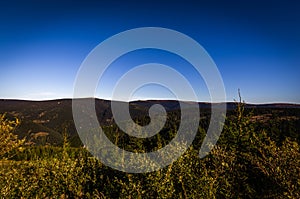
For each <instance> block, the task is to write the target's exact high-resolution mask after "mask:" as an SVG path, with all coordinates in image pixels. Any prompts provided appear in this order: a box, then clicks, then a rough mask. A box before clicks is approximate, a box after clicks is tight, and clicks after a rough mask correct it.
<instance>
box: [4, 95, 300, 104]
mask: <svg viewBox="0 0 300 199" xmlns="http://www.w3.org/2000/svg"><path fill="white" fill-rule="evenodd" d="M76 99H95V100H104V101H117V102H127V103H131V102H139V101H140V102H141V101H145V102H147V101H181V102H188V103H207V104H218V103H238V101H235V100H233V101H223V102H209V101H191V100H178V99H167V98H164V99H162V98H149V99H135V100H130V101H123V100H117V99H116V100H112V99H104V98H98V97H80V98H69V97H66V98H49V99H27V98H23V99H22V98H0V100H1V101H6V100H7V101H9V100H11V101H28V102H47V101H59V100H76ZM243 102H244V103H245V104H251V105H267V104H290V105H300V103H297V102H258V103H257V102H246V101H245V100H243Z"/></svg>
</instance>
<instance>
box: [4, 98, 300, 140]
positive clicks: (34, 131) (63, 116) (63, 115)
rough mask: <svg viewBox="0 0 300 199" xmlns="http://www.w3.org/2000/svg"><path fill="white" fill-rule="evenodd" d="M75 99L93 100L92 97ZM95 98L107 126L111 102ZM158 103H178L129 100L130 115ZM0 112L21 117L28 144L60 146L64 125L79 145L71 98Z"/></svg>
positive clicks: (12, 105)
mask: <svg viewBox="0 0 300 199" xmlns="http://www.w3.org/2000/svg"><path fill="white" fill-rule="evenodd" d="M76 100H93V98H86V99H84V98H83V99H76ZM94 100H95V107H96V108H95V109H96V112H97V116H98V118H99V122H100V124H101V125H108V124H109V122H111V120H112V113H111V101H109V100H103V99H94ZM120 103H122V102H120ZM157 103H158V104H161V105H162V106H164V107H165V109H166V110H167V111H176V110H179V108H180V105H179V102H178V101H176V100H140V101H131V102H130V113H131V115H132V116H133V117H135V116H140V115H147V114H148V109H149V108H150V107H151V106H152V105H153V104H157ZM184 103H192V104H195V105H196V104H198V105H199V107H200V110H201V109H210V107H211V103H207V102H184ZM226 105H227V109H228V110H232V109H234V108H235V107H236V103H235V102H226ZM246 108H254V109H258V108H266V109H276V108H280V109H290V108H291V109H295V108H296V109H298V108H300V104H289V103H272V104H246ZM0 113H7V116H8V117H12V118H13V117H18V118H20V119H21V125H20V127H19V128H18V129H17V131H16V133H17V134H18V135H19V136H20V137H24V136H26V137H27V139H28V140H29V141H30V142H31V143H34V144H42V145H44V144H47V143H49V144H54V145H59V144H61V143H62V132H63V129H65V128H66V129H67V131H68V134H69V136H70V140H71V142H72V143H73V145H74V146H78V145H80V139H79V137H78V135H77V131H76V128H75V125H74V121H73V115H72V99H56V100H45V101H29V100H10V99H0Z"/></svg>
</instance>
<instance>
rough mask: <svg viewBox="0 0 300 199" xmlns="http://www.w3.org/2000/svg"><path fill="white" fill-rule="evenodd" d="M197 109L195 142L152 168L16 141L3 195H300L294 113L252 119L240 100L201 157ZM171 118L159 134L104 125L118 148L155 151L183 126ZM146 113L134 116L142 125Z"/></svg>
mask: <svg viewBox="0 0 300 199" xmlns="http://www.w3.org/2000/svg"><path fill="white" fill-rule="evenodd" d="M275 112H276V111H275ZM201 114H202V115H201V118H202V119H201V120H200V125H199V131H198V134H197V136H196V138H195V140H194V142H193V144H192V146H191V147H190V148H189V149H188V150H187V151H186V152H185V153H184V154H183V155H182V156H181V157H180V158H179V159H178V160H177V161H175V162H174V163H172V164H171V165H169V166H167V167H166V168H163V169H160V170H158V171H155V172H150V173H143V174H130V173H124V172H120V171H116V170H113V169H111V168H109V167H107V166H105V165H103V164H102V163H101V162H99V161H98V160H96V159H95V158H93V157H92V156H91V155H90V154H89V153H88V152H87V151H86V149H84V148H82V147H79V148H74V147H70V146H69V143H68V140H67V139H65V141H64V144H63V146H62V147H54V146H45V147H43V146H39V147H24V146H22V147H20V146H19V145H18V146H17V147H14V148H13V149H12V150H10V151H9V152H8V153H6V154H3V155H2V156H1V158H2V160H1V161H0V162H1V164H0V196H1V197H2V198H15V197H17V198H22V197H23V198H300V151H299V134H297V132H299V129H300V128H299V119H298V120H295V119H293V118H285V119H286V120H284V119H283V118H281V117H284V116H286V115H284V113H282V112H280V111H279V112H278V113H277V115H276V114H273V113H272V114H271V115H264V114H270V112H266V113H263V114H260V115H264V117H254V116H257V113H255V111H252V110H249V109H245V108H244V105H243V103H241V102H240V103H238V106H237V109H236V110H234V111H232V112H229V114H228V115H227V120H226V123H225V127H224V129H223V132H222V134H221V137H220V139H219V141H218V144H217V146H215V147H214V149H213V150H212V151H211V153H210V154H209V155H207V156H206V157H205V158H203V159H200V158H199V149H200V146H201V143H202V140H203V138H204V136H205V133H206V130H207V127H208V124H209V119H210V118H209V111H208V112H202V113H201ZM274 115H275V116H276V117H275V116H274ZM169 118H170V120H168V123H167V124H166V125H165V127H164V129H163V130H162V132H160V133H159V134H157V135H155V136H153V137H152V138H148V139H137V138H132V137H129V136H128V135H126V134H125V133H124V132H122V131H120V130H119V129H118V128H117V127H116V126H115V125H112V126H106V127H105V128H104V130H105V132H106V135H107V136H108V137H109V139H110V140H111V141H112V142H114V143H115V144H116V145H118V146H119V147H120V148H124V149H126V150H128V151H135V152H145V151H152V150H153V151H154V150H156V149H159V148H161V147H163V146H165V145H167V144H168V143H169V141H170V140H171V139H172V138H173V137H174V136H175V134H176V130H177V128H178V125H179V124H180V123H179V122H180V120H179V119H180V118H179V117H178V113H175V112H173V113H170V114H169ZM148 119H149V118H148ZM148 119H147V117H145V118H144V119H143V118H136V119H135V120H136V122H137V123H139V124H141V125H143V124H147V123H148V122H149V120H148ZM8 130H9V129H8ZM11 130H12V129H11ZM9 131H10V130H9ZM2 132H4V130H3V129H2ZM2 132H1V133H2ZM11 132H12V131H11ZM2 134H3V135H5V133H2ZM4 159H6V160H4ZM132 161H135V160H134V159H132Z"/></svg>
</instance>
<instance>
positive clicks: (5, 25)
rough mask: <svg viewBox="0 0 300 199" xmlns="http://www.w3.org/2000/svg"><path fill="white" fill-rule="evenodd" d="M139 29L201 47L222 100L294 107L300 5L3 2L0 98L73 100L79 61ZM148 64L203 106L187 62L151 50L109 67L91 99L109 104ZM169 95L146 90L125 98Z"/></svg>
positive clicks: (201, 86) (299, 81)
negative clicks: (179, 80)
mask: <svg viewBox="0 0 300 199" xmlns="http://www.w3.org/2000/svg"><path fill="white" fill-rule="evenodd" d="M140 27H163V28H168V29H172V30H176V31H179V32H181V33H183V34H186V35H187V36H189V37H191V38H193V39H194V40H195V41H197V42H198V43H199V44H201V45H202V46H203V47H204V49H205V50H206V51H207V53H208V54H209V55H210V57H211V58H212V59H213V60H214V62H215V64H216V66H217V67H218V70H219V72H220V74H221V77H222V79H223V82H224V86H225V91H226V100H227V101H233V100H234V99H237V91H238V89H240V90H241V94H242V97H243V99H244V100H245V101H246V102H248V103H274V102H285V103H300V92H299V85H300V78H299V74H300V2H299V1H257V0H254V1H247V0H246V1H231V0H228V1H214V0H213V1H176V0H175V1H174V0H173V1H168V0H165V1H158V0H152V1H147V0H145V1H106V0H103V1H63V0H62V1H56V0H52V1H49V0H45V1H37V0H36V1H31V0H28V1H14V0H12V1H1V2H0V71H1V72H0V79H1V84H0V99H27V100H45V99H57V98H72V96H73V89H74V82H75V79H76V76H77V73H78V70H79V68H80V66H81V64H82V63H83V61H84V60H85V58H86V56H87V55H88V54H89V53H90V52H91V51H92V50H93V49H94V48H95V47H96V46H97V45H98V44H99V43H101V42H103V41H104V40H106V39H108V38H109V37H111V36H113V35H115V34H118V33H120V32H122V31H126V30H130V29H133V28H140ZM151 62H159V63H163V64H166V65H170V66H172V67H173V68H174V69H176V70H178V71H179V72H180V73H181V74H183V75H184V76H185V78H186V79H187V80H189V81H190V82H191V84H192V86H193V88H194V89H195V92H196V95H197V96H198V99H199V101H209V100H210V96H209V93H208V91H207V88H206V87H205V83H204V81H203V79H202V78H201V76H199V77H198V76H197V75H195V71H193V69H191V68H192V67H193V66H191V65H190V63H188V62H187V61H186V60H184V59H182V58H180V57H178V56H177V55H174V54H172V53H171V52H164V51H161V50H155V49H144V50H137V51H134V52H130V53H128V54H126V55H124V56H121V57H120V58H119V59H117V60H115V62H114V63H112V64H111V67H109V68H108V70H107V71H106V72H105V74H104V75H103V78H102V79H101V80H100V83H99V85H98V88H97V90H96V92H95V97H98V98H104V99H111V97H112V96H111V92H112V89H113V87H114V84H116V83H117V81H118V78H121V77H122V75H123V74H124V73H126V72H127V71H128V70H130V69H132V68H134V67H135V66H137V65H139V64H146V63H151ZM142 77H143V76H141V78H142ZM166 78H170V77H169V76H168V75H167V74H166ZM172 96H173V97H174V95H173V93H171V92H170V91H169V90H168V89H167V88H163V87H161V86H159V85H148V86H145V87H143V88H141V89H138V90H137V91H136V92H135V93H134V94H133V96H132V98H133V99H152V98H153V99H169V98H172ZM186 100H188V99H186Z"/></svg>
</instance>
